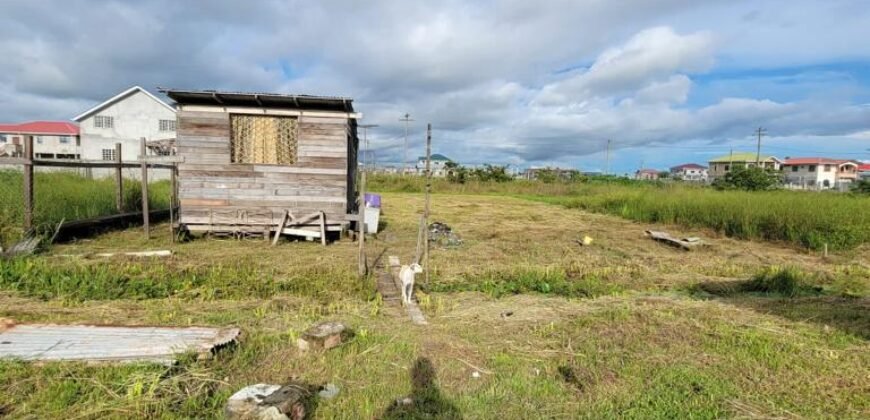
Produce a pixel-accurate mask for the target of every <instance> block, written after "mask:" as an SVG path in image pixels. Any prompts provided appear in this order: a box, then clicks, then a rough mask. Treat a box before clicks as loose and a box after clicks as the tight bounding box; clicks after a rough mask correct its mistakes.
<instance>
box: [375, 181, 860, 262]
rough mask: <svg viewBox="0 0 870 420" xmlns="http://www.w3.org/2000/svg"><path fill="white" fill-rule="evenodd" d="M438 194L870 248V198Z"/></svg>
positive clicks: (600, 190) (415, 187)
mask: <svg viewBox="0 0 870 420" xmlns="http://www.w3.org/2000/svg"><path fill="white" fill-rule="evenodd" d="M424 182H425V180H424V179H423V178H421V177H399V176H383V175H381V176H374V177H372V179H371V181H370V183H369V188H370V189H372V190H373V191H400V192H422V191H423V189H424V186H425V184H424ZM433 191H436V192H439V193H459V194H497V195H510V196H516V197H523V198H527V199H531V200H538V201H543V202H547V203H551V204H559V205H563V206H566V207H569V208H578V209H582V210H586V211H592V212H596V213H605V214H611V215H615V216H620V217H623V218H626V219H630V220H636V221H640V222H648V223H667V224H678V225H681V226H683V227H686V228H707V229H712V230H714V231H716V232H719V233H722V234H724V235H727V236H730V237H734V238H739V239H764V240H771V241H785V242H789V243H793V244H798V245H800V246H802V247H806V248H810V249H816V250H818V249H822V248H824V247H825V245H827V246H828V247H829V249H841V250H842V249H852V248H855V247H858V246H860V245H862V244H866V243H870V212H868V211H866V209H867V208H868V207H870V197H867V196H861V195H851V194H834V193H815V192H802V191H762V192H746V191H716V190H713V189H711V188H703V187H699V186H695V185H689V184H683V183H670V184H667V183H649V182H639V181H629V180H619V179H608V180H595V179H591V180H589V181H587V182H574V183H553V184H545V183H541V182H532V181H512V182H505V183H495V182H470V183H467V184H453V183H449V182H447V181H446V180H443V179H437V180H435V181H434V186H433Z"/></svg>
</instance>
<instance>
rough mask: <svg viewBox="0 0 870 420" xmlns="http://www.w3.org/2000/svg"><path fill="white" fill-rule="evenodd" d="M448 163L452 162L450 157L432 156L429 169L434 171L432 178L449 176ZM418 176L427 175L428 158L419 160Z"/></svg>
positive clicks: (422, 157) (438, 154) (419, 158)
mask: <svg viewBox="0 0 870 420" xmlns="http://www.w3.org/2000/svg"><path fill="white" fill-rule="evenodd" d="M447 162H452V160H450V158H449V157H447V156H444V155H442V154H440V153H435V154H434V155H432V156H431V159H430V165H429V168H430V169H431V170H432V176H436V177H444V176H447V168H446V166H445V165H447ZM416 169H417V174H418V175H426V156H420V157H418V158H417V166H416Z"/></svg>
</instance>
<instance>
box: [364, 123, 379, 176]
mask: <svg viewBox="0 0 870 420" xmlns="http://www.w3.org/2000/svg"><path fill="white" fill-rule="evenodd" d="M375 127H378V125H377V124H360V125H359V128H362V129H363V153H362V158H363V161H362V163H363V169H365V167H366V165H365V164H366V163H368V164H369V169H370V170H371V169H373V168H374V167H373V166H372V164H371V162H370V161H369V159H368V158H367V157H366V154H367V153H369V128H375Z"/></svg>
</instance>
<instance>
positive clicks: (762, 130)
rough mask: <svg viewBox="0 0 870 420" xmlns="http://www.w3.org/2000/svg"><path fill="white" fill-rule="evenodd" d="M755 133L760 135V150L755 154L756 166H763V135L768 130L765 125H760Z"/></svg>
mask: <svg viewBox="0 0 870 420" xmlns="http://www.w3.org/2000/svg"><path fill="white" fill-rule="evenodd" d="M755 134H756V135H758V152H757V153H756V155H755V167H756V168H759V167H761V136H764V135H766V134H767V130H766V129H765V128H763V127H758V129H756V130H755Z"/></svg>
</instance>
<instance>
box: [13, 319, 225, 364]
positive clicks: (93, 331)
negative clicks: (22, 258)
mask: <svg viewBox="0 0 870 420" xmlns="http://www.w3.org/2000/svg"><path fill="white" fill-rule="evenodd" d="M238 335H239V330H238V329H237V328H224V329H221V328H205V327H189V328H172V327H116V326H96V325H38V324H24V325H15V326H13V327H11V328H9V329H7V330H5V331H0V358H12V359H22V360H42V361H57V360H72V361H148V362H155V363H161V364H171V363H173V362H174V361H175V356H176V355H178V354H181V353H186V352H196V353H207V352H209V351H211V350H212V349H213V348H214V347H217V346H221V345H224V344H227V343H229V342H231V341H234V340H235V339H236V338H237V337H238Z"/></svg>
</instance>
